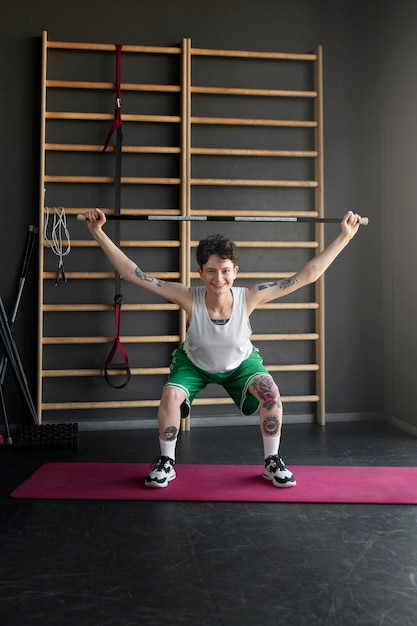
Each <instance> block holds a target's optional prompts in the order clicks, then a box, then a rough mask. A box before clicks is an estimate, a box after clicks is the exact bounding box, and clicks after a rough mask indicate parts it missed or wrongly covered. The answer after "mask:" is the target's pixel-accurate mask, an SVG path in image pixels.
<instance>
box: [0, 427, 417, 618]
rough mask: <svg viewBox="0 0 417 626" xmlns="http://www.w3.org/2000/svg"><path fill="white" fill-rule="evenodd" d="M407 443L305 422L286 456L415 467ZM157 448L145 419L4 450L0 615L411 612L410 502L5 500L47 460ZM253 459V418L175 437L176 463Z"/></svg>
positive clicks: (148, 456) (413, 535)
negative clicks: (76, 441) (54, 446)
mask: <svg viewBox="0 0 417 626" xmlns="http://www.w3.org/2000/svg"><path fill="white" fill-rule="evenodd" d="M416 447H417V440H416V439H415V438H413V437H411V436H409V435H407V434H405V433H403V432H401V431H398V430H396V429H394V428H392V427H390V426H389V425H387V424H384V423H380V422H368V423H358V422H352V423H344V424H328V425H327V426H326V428H325V429H322V428H321V427H319V426H317V425H311V424H310V425H307V424H298V425H290V426H286V427H285V429H284V434H283V440H282V447H281V453H282V455H283V457H284V458H285V460H286V462H287V465H288V466H289V467H291V464H317V465H320V464H328V465H390V466H393V465H415V464H416V458H417V457H416ZM157 452H158V446H157V435H156V431H154V430H152V431H149V430H136V431H118V432H117V431H110V432H88V433H87V432H81V434H80V446H79V449H78V450H76V451H60V452H59V451H55V452H41V451H31V452H19V451H17V450H12V449H10V448H7V449H6V447H5V446H2V447H1V449H0V469H1V473H0V489H1V510H0V528H1V537H2V545H1V550H0V555H1V556H0V563H1V583H0V602H1V623H2V624H3V625H4V626H15V625H16V626H26V625H31V626H32V625H33V626H38V625H39V626H49V625H51V626H61V625H62V626H67V625H68V626H83V625H88V626H141V625H143V626H160V625H161V626H163V625H165V624H167V625H168V624H172V625H173V626H177V625H186V626H197V625H201V626H220V625H221V626H264V625H265V626H279V625H285V626H316V625H320V626H321V625H323V626H324V625H325V626H354V625H355V626H356V625H358V624H360V625H368V626H377V625H378V626H389V625H392V626H415V624H416V623H417V506H398V505H390V506H385V505H384V506H383V505H340V504H333V505H324V504H321V505H316V504H279V505H277V504H273V503H271V504H256V503H250V504H249V503H248V504H245V503H230V504H229V503H210V502H207V503H205V502H202V503H201V502H197V503H192V502H185V503H178V502H175V503H170V502H164V503H160V502H97V501H95V502H88V501H87V502H85V501H75V502H74V501H28V500H14V499H11V498H9V493H10V491H12V490H13V489H14V488H15V487H17V486H18V485H19V484H20V482H22V481H23V480H24V479H25V478H27V477H28V476H29V475H30V474H31V473H32V472H33V471H34V470H35V469H36V468H37V467H39V466H40V465H42V464H43V463H44V462H48V461H59V460H62V461H68V460H74V461H109V462H110V461H115V462H117V461H120V462H147V461H149V462H151V461H152V459H153V457H154V456H155V455H156V454H157ZM261 458H262V449H261V438H260V434H259V432H258V428H257V427H253V426H242V427H219V428H194V429H193V428H192V430H191V431H190V432H187V433H182V434H181V439H180V441H179V443H178V454H177V461H178V463H181V462H184V463H186V462H187V463H216V462H217V463H248V464H252V463H258V462H260V461H261ZM260 467H261V466H260ZM201 484H202V488H204V473H203V472H202V475H201ZM168 488H169V487H168ZM271 488H273V487H272V486H271Z"/></svg>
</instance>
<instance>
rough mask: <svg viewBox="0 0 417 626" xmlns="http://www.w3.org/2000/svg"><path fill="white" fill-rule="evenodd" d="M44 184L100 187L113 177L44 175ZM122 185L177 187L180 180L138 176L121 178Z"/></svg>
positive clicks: (112, 180)
mask: <svg viewBox="0 0 417 626" xmlns="http://www.w3.org/2000/svg"><path fill="white" fill-rule="evenodd" d="M44 180H45V182H46V183H71V184H73V183H82V184H85V183H88V184H93V185H97V184H98V185H102V184H106V185H108V184H110V185H112V184H113V183H114V177H113V176H51V175H45V177H44ZM120 182H121V183H122V185H179V184H180V183H181V179H180V178H148V177H139V176H122V178H121V181H120Z"/></svg>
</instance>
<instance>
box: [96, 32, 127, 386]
mask: <svg viewBox="0 0 417 626" xmlns="http://www.w3.org/2000/svg"><path fill="white" fill-rule="evenodd" d="M115 47H116V81H115V88H116V99H115V105H114V122H113V124H112V126H111V128H110V130H109V132H108V134H107V138H106V142H105V144H104V147H103V150H102V153H104V152H105V151H106V150H107V148H108V146H109V143H110V139H111V137H112V135H113V133H114V132H116V149H115V175H114V213H115V215H117V216H120V210H121V190H122V185H121V180H122V143H123V132H122V124H123V122H122V92H121V65H122V45H121V44H116V46H115ZM114 231H115V232H114V242H115V244H116V245H117V246H120V224H119V222H116V224H115V229H114ZM114 281H115V285H114V291H115V296H114V312H115V321H116V336H115V340H114V343H113V346H112V348H111V350H110V353H109V355H108V357H107V359H106V362H105V366H104V375H105V378H106V381H107V383H108V384H109V385H110V386H111V387H114V388H115V389H121V388H122V387H125V386H126V385H127V383H128V382H129V380H130V375H131V372H130V367H129V359H128V356H127V353H126V350H125V349H124V347H123V345H122V343H121V341H120V316H121V309H122V302H123V294H122V293H121V278H120V274H119V273H118V272H116V273H115V279H114ZM116 352H119V353H120V355H121V357H122V360H123V362H122V363H120V362H119V363H117V362H115V363H112V359H113V358H114V356H115V354H116ZM110 370H119V372H120V373H121V374H124V380H123V381H122V382H121V383H119V384H115V383H114V382H113V381H112V380H111V376H110Z"/></svg>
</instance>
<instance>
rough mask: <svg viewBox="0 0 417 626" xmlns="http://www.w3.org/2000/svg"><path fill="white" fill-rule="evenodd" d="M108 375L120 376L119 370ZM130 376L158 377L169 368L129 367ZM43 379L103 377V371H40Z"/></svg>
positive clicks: (110, 371)
mask: <svg viewBox="0 0 417 626" xmlns="http://www.w3.org/2000/svg"><path fill="white" fill-rule="evenodd" d="M107 372H108V373H109V374H110V375H117V374H119V375H120V370H112V369H111V368H109V369H108V370H107ZM130 373H131V375H132V376H160V375H167V374H168V373H169V367H148V368H145V367H131V368H130ZM42 376H43V378H74V377H78V378H86V377H91V376H104V370H103V369H65V370H42Z"/></svg>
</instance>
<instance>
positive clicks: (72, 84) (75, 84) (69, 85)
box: [45, 79, 181, 93]
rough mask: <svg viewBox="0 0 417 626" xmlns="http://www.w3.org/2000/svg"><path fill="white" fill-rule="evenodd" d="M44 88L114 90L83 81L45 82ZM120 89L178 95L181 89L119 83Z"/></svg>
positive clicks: (109, 86)
mask: <svg viewBox="0 0 417 626" xmlns="http://www.w3.org/2000/svg"><path fill="white" fill-rule="evenodd" d="M45 85H46V87H50V88H59V89H104V90H111V91H112V90H114V83H108V82H96V81H83V80H50V79H49V80H46V81H45ZM120 88H121V90H122V92H123V91H150V92H154V91H155V92H166V93H179V92H180V91H181V87H180V86H179V85H163V84H161V85H151V84H145V83H121V85H120Z"/></svg>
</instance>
